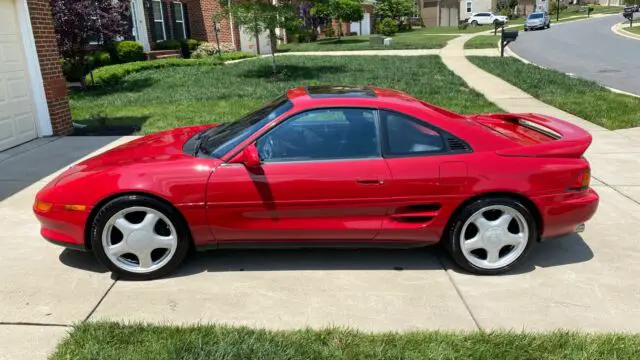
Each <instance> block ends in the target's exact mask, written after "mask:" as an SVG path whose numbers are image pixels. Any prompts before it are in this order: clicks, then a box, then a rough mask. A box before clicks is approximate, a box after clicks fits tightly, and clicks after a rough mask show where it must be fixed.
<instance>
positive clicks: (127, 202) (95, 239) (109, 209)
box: [90, 195, 190, 280]
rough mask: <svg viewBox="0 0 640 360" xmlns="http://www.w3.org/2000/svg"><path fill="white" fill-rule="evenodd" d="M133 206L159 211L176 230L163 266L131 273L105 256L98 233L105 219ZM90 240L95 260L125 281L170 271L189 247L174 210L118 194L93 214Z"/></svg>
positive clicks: (185, 230) (144, 198)
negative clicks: (174, 242)
mask: <svg viewBox="0 0 640 360" xmlns="http://www.w3.org/2000/svg"><path fill="white" fill-rule="evenodd" d="M133 206H144V207H148V208H151V209H154V210H156V211H159V212H161V213H162V214H164V215H165V216H166V217H167V218H169V220H170V221H171V222H172V223H173V226H174V227H175V229H176V232H177V234H176V235H177V237H178V244H177V248H176V251H175V253H174V255H173V258H172V259H171V260H170V261H169V262H168V263H167V264H166V265H164V266H163V267H161V268H159V269H157V270H155V271H152V272H149V273H134V272H130V271H127V270H124V269H121V268H119V267H118V266H116V265H115V264H113V262H112V261H111V260H110V259H109V257H107V255H106V253H105V250H104V248H103V246H102V233H103V231H104V229H105V225H106V223H107V221H109V219H110V218H111V217H112V216H113V215H115V214H116V213H117V212H119V211H121V210H123V209H126V208H129V207H133ZM90 241H91V248H92V249H93V252H94V253H95V256H96V257H97V258H98V260H99V261H100V262H101V263H102V264H103V265H104V266H106V267H107V268H108V269H109V270H110V271H111V272H112V273H114V274H115V275H116V276H117V277H118V278H121V279H127V280H152V279H156V278H159V277H162V276H165V275H168V274H170V273H171V272H173V271H174V270H175V269H176V268H177V267H178V266H179V265H180V264H181V263H182V261H183V260H184V258H185V257H186V255H187V253H188V251H189V248H190V236H189V230H188V228H187V224H185V222H184V220H183V218H182V217H181V215H180V214H179V213H178V212H177V210H175V209H174V208H173V207H171V206H169V205H167V204H165V203H164V202H162V201H159V200H157V199H154V198H152V197H147V196H142V195H125V196H121V197H118V198H116V199H114V200H111V201H109V202H108V203H107V204H106V205H104V206H103V207H102V208H101V209H100V210H99V212H98V213H97V214H96V217H95V219H94V220H93V224H92V225H91V238H90Z"/></svg>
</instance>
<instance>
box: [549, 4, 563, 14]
mask: <svg viewBox="0 0 640 360" xmlns="http://www.w3.org/2000/svg"><path fill="white" fill-rule="evenodd" d="M565 9H567V5H566V4H560V11H562V10H565ZM557 11H558V1H550V2H549V14H553V13H555V12H557Z"/></svg>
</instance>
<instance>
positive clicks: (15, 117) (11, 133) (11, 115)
mask: <svg viewBox="0 0 640 360" xmlns="http://www.w3.org/2000/svg"><path fill="white" fill-rule="evenodd" d="M17 15H18V13H17V9H16V5H15V3H14V1H13V0H0V151H1V150H4V149H7V148H10V147H13V146H16V145H18V144H21V143H24V142H26V141H29V140H31V139H33V138H35V137H37V136H38V133H37V131H36V113H35V106H34V103H33V96H32V95H31V94H30V90H29V74H28V70H27V63H26V61H25V54H24V46H23V42H22V36H21V34H20V26H19V24H18V17H17Z"/></svg>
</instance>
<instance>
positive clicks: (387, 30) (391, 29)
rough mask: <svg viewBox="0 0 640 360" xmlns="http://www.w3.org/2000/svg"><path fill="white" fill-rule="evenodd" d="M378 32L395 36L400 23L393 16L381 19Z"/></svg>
mask: <svg viewBox="0 0 640 360" xmlns="http://www.w3.org/2000/svg"><path fill="white" fill-rule="evenodd" d="M378 32H379V33H380V34H382V35H384V36H393V35H394V34H395V33H397V32H398V25H397V24H396V21H395V20H393V19H392V18H386V19H383V20H382V21H380V24H379V25H378Z"/></svg>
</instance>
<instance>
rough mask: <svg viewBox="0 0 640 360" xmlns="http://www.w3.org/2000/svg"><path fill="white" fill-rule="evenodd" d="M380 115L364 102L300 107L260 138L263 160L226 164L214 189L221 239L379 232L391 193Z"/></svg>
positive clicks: (347, 237) (212, 211)
mask: <svg viewBox="0 0 640 360" xmlns="http://www.w3.org/2000/svg"><path fill="white" fill-rule="evenodd" d="M374 115H375V114H374V110H371V109H360V108H331V109H319V110H312V111H307V112H304V113H301V114H297V115H294V116H292V117H291V118H289V119H287V120H286V121H284V122H282V123H280V124H279V125H278V126H276V127H275V128H274V129H273V130H271V131H269V132H268V133H266V134H265V135H264V136H262V137H261V138H260V139H259V140H258V141H257V143H256V146H257V148H258V152H259V154H260V157H261V160H262V165H261V166H260V167H257V168H246V167H245V166H244V165H242V164H225V165H223V166H221V167H219V168H218V169H217V170H216V171H215V172H214V174H213V176H212V177H211V180H210V183H209V185H208V191H207V202H208V204H207V208H208V213H207V216H208V218H209V222H210V224H211V228H212V231H213V234H214V236H215V238H216V240H218V242H219V244H220V245H221V246H224V245H225V243H226V244H229V242H234V241H236V242H240V241H248V242H284V243H286V242H291V241H332V242H336V243H339V242H341V241H367V240H372V239H373V238H374V237H375V236H376V235H377V234H378V232H379V231H380V228H381V226H382V221H383V219H384V217H385V216H386V214H387V201H388V198H389V193H388V181H389V170H388V167H387V165H386V163H385V161H384V160H383V159H382V157H381V155H380V146H379V141H378V128H377V122H376V120H375V116H374Z"/></svg>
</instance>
